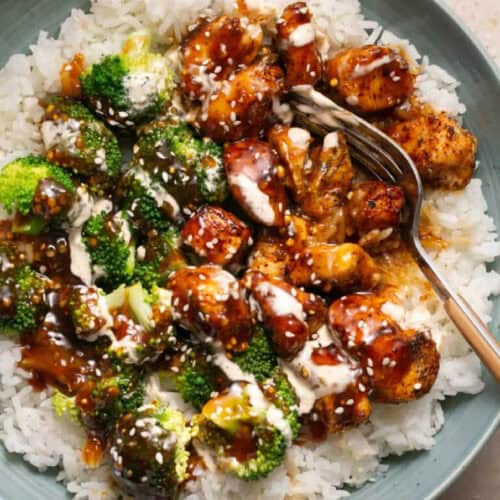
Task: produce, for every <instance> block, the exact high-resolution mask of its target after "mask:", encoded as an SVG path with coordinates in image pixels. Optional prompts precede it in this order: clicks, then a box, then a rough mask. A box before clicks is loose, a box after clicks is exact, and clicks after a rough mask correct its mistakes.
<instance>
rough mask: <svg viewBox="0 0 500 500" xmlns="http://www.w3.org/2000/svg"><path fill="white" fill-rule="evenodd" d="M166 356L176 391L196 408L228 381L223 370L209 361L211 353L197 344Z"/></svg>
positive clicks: (199, 407)
mask: <svg viewBox="0 0 500 500" xmlns="http://www.w3.org/2000/svg"><path fill="white" fill-rule="evenodd" d="M166 357H167V358H168V359H169V361H170V364H171V366H172V374H173V379H174V384H175V387H176V389H177V391H179V393H180V395H181V396H182V399H184V401H185V402H186V403H190V404H192V405H193V407H194V408H196V409H197V410H201V408H202V407H203V405H204V404H205V403H206V402H207V401H208V400H209V399H210V398H211V397H213V395H214V393H218V392H220V391H221V390H223V389H224V388H225V387H227V385H228V383H229V380H228V378H227V376H226V375H225V374H224V372H223V371H222V370H221V369H220V368H219V367H218V366H216V365H214V364H213V363H212V362H211V360H212V355H211V354H210V353H209V352H207V351H205V350H202V349H201V348H200V347H199V346H196V345H192V346H189V348H188V349H185V350H182V351H180V352H178V353H176V354H167V356H166Z"/></svg>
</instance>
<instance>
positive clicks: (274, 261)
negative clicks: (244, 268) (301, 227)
mask: <svg viewBox="0 0 500 500" xmlns="http://www.w3.org/2000/svg"><path fill="white" fill-rule="evenodd" d="M289 261H290V253H289V252H288V250H287V247H286V245H285V242H284V241H283V239H282V238H278V237H276V236H272V235H269V234H265V233H264V234H262V235H261V236H260V237H259V238H258V240H257V242H256V243H255V245H254V246H253V249H252V253H251V254H250V257H249V259H248V272H256V273H262V274H264V275H265V276H269V277H276V278H283V277H284V276H285V274H286V268H287V266H288V263H289Z"/></svg>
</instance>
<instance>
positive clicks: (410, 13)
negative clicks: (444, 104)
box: [0, 0, 500, 500]
mask: <svg viewBox="0 0 500 500" xmlns="http://www.w3.org/2000/svg"><path fill="white" fill-rule="evenodd" d="M327 1H328V0H325V2H327ZM361 4H362V7H363V9H364V12H365V14H366V16H367V18H368V19H375V20H377V21H379V22H380V23H381V24H382V25H384V26H385V27H386V28H388V29H390V30H391V31H393V32H395V33H397V34H398V35H400V36H402V37H405V38H409V39H410V40H412V42H413V43H414V44H415V45H416V46H417V47H418V49H419V51H420V52H421V53H422V54H428V55H429V56H430V57H431V59H432V61H433V62H434V63H436V64H439V65H440V66H443V67H444V68H445V69H447V70H448V71H449V72H450V73H451V74H453V75H454V76H455V77H456V78H458V79H459V80H460V81H461V82H462V86H461V87H460V97H461V98H462V100H463V101H464V102H465V104H466V105H467V108H468V113H467V118H466V126H467V127H468V128H470V129H471V130H472V132H474V134H476V136H478V137H479V159H480V161H481V168H480V169H479V172H478V173H477V175H478V176H479V177H481V179H482V180H483V188H484V192H485V195H486V198H487V201H488V207H489V212H490V214H491V215H492V216H493V217H494V218H495V220H496V223H497V226H500V197H498V195H497V193H498V192H500V176H499V170H498V169H499V168H500V141H499V140H498V117H499V116H500V73H499V70H498V68H497V67H496V66H495V65H494V64H493V63H492V62H491V61H490V60H489V59H488V56H487V55H486V54H485V52H484V49H482V47H481V46H480V44H478V42H477V41H476V40H475V38H474V37H473V36H472V35H471V33H470V32H468V31H467V30H466V29H464V28H463V26H462V25H461V23H460V22H459V21H457V20H456V19H454V18H453V16H452V15H451V14H450V12H449V11H448V10H447V9H446V8H444V7H443V6H441V5H440V4H438V3H437V2H436V1H434V0H419V1H415V0H413V1H403V0H361ZM87 6H88V2H87V1H85V0H22V1H19V0H0V12H1V15H0V67H2V66H3V65H4V64H5V62H6V61H7V59H8V58H9V56H10V55H11V54H14V53H17V52H23V51H26V50H27V49H28V46H29V44H30V43H33V42H34V41H35V39H36V37H37V34H38V32H39V31H40V30H42V29H43V30H47V31H49V32H51V33H56V32H57V28H58V26H59V25H60V23H61V22H62V21H63V20H64V19H65V18H66V17H67V16H68V15H69V13H70V11H71V9H72V8H74V7H82V8H86V7H87ZM495 268H496V269H497V270H500V262H499V263H497V264H496V266H495ZM499 322H500V300H497V301H496V304H495V314H494V320H493V322H492V324H491V326H492V328H493V330H494V331H495V332H496V333H497V335H498V332H499V330H500V327H499ZM485 381H486V388H485V390H484V391H483V392H482V393H481V394H480V395H478V396H475V397H461V396H459V397H456V398H452V399H449V400H447V401H446V402H445V403H444V409H445V414H446V424H445V426H444V428H443V430H441V432H440V433H439V434H438V436H437V438H436V441H437V442H436V446H435V447H434V448H433V449H432V450H431V451H429V452H422V453H410V454H408V455H405V456H404V457H402V458H393V459H389V460H387V463H389V464H390V465H391V467H390V469H389V471H388V473H387V474H386V475H385V476H384V477H383V478H380V479H379V480H378V481H377V482H376V483H371V484H368V485H366V486H364V487H363V488H362V489H360V490H358V491H356V492H354V494H353V495H352V497H351V498H352V499H353V500H361V499H370V500H374V499H384V500H390V499H393V500H400V499H405V500H413V499H415V500H422V499H427V498H435V497H436V496H437V495H438V494H439V493H441V492H442V491H443V490H444V489H445V488H446V487H447V486H448V485H449V484H450V483H451V482H452V481H453V479H455V478H456V477H457V476H458V475H459V474H460V472H461V471H463V469H464V468H465V466H466V465H467V464H468V463H469V461H470V460H471V459H472V458H473V457H474V455H475V454H476V453H477V452H478V451H479V449H480V448H481V446H482V445H483V444H484V443H485V442H486V440H487V439H488V437H489V436H490V435H491V433H492V432H493V430H494V429H495V427H496V426H497V424H498V422H499V420H500V412H499V408H500V392H499V391H498V388H497V387H496V385H495V383H494V381H493V380H492V378H491V377H490V376H489V375H487V374H486V375H485ZM40 432H43V429H40ZM0 497H1V498H3V499H4V500H11V499H12V500H13V499H15V500H28V499H30V500H35V499H42V498H43V499H51V500H52V499H53V500H56V499H63V498H67V494H66V493H65V490H64V488H63V487H62V486H60V485H58V484H57V483H56V482H55V479H54V473H46V474H39V473H37V472H36V471H35V470H34V469H33V468H30V467H29V466H28V465H26V464H25V463H23V461H22V460H21V459H20V458H19V457H16V456H13V455H9V454H7V453H6V452H5V450H3V448H0Z"/></svg>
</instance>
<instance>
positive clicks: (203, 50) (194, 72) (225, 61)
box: [180, 16, 263, 100]
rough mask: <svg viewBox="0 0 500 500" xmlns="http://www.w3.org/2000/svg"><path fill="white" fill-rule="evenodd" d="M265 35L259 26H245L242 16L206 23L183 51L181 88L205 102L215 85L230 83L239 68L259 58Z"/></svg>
mask: <svg viewBox="0 0 500 500" xmlns="http://www.w3.org/2000/svg"><path fill="white" fill-rule="evenodd" d="M262 39H263V33H262V29H261V27H260V25H259V24H253V23H247V24H243V23H242V20H241V19H240V18H239V17H229V16H220V17H217V18H215V19H213V20H211V21H207V20H203V21H202V22H200V24H199V25H198V26H197V27H196V28H195V29H194V30H193V31H192V32H191V33H189V35H188V37H187V38H186V39H185V40H184V42H183V44H182V48H181V55H182V66H181V71H180V78H181V87H182V91H183V92H184V95H186V96H187V97H188V98H189V99H191V100H203V99H204V98H205V97H207V95H208V94H209V93H210V90H211V87H212V86H213V84H214V82H216V81H221V80H226V79H227V78H229V76H230V74H231V73H232V72H233V71H234V70H235V69H236V68H237V67H238V66H239V65H248V64H251V63H252V62H253V60H254V59H255V57H256V55H257V53H258V51H259V49H260V47H261V45H262Z"/></svg>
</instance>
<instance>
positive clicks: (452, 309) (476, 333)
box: [444, 295, 500, 382]
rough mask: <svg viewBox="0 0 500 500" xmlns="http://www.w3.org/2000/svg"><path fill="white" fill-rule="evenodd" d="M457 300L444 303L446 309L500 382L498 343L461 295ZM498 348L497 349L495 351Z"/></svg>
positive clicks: (451, 299)
mask: <svg viewBox="0 0 500 500" xmlns="http://www.w3.org/2000/svg"><path fill="white" fill-rule="evenodd" d="M457 298H458V299H459V300H458V301H457V300H455V299H454V298H453V297H450V298H448V299H447V300H445V302H444V308H445V310H446V312H447V313H448V316H449V317H450V319H451V320H452V321H453V323H455V326H456V327H457V328H458V329H459V330H460V332H461V333H462V335H463V336H464V337H465V339H466V340H467V342H469V344H470V345H471V347H472V348H473V349H474V351H476V354H477V355H478V356H479V358H480V359H481V361H482V362H483V363H484V365H485V366H486V367H487V368H488V370H489V371H490V372H491V373H492V374H493V376H494V377H495V378H496V380H497V382H500V356H499V355H498V351H499V350H500V347H499V344H498V341H497V340H496V339H495V337H494V336H493V334H492V333H491V331H490V330H489V328H488V327H487V326H486V325H485V324H484V322H483V321H482V320H481V319H480V318H479V316H478V315H477V314H476V313H475V312H474V311H473V309H472V308H471V307H470V306H469V304H468V303H467V301H466V300H465V299H464V298H463V297H462V296H460V295H458V297H457ZM495 347H496V349H495Z"/></svg>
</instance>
